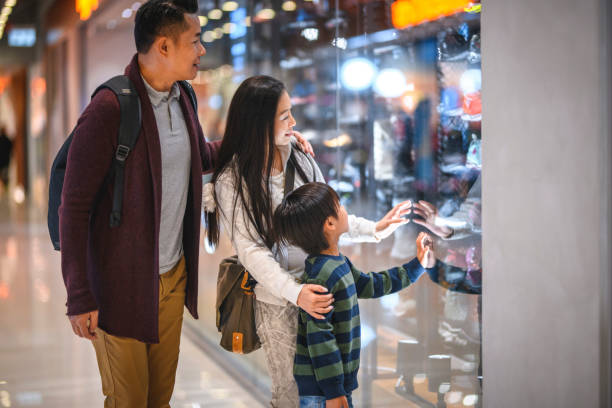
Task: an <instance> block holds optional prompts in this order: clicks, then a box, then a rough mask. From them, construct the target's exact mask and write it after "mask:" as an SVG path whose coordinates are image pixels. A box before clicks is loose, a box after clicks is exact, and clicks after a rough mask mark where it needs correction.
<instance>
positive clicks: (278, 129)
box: [274, 91, 295, 146]
mask: <svg viewBox="0 0 612 408" xmlns="http://www.w3.org/2000/svg"><path fill="white" fill-rule="evenodd" d="M294 126H295V119H293V115H292V114H291V99H290V98H289V94H288V93H287V92H286V91H283V93H282V94H281V97H280V99H279V100H278V106H277V108H276V118H275V120H274V143H275V144H276V146H286V145H288V144H289V143H290V142H291V136H293V127H294Z"/></svg>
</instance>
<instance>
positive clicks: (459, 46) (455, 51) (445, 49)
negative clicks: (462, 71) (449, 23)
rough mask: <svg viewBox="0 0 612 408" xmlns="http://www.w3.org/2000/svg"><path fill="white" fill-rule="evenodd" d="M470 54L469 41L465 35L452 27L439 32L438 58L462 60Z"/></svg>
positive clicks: (442, 59)
mask: <svg viewBox="0 0 612 408" xmlns="http://www.w3.org/2000/svg"><path fill="white" fill-rule="evenodd" d="M468 54H469V43H468V40H467V38H466V37H465V35H462V34H461V33H459V32H458V31H457V30H454V29H452V28H449V29H447V30H445V31H442V32H441V33H440V34H438V60H440V61H460V60H463V59H465V58H467V56H468Z"/></svg>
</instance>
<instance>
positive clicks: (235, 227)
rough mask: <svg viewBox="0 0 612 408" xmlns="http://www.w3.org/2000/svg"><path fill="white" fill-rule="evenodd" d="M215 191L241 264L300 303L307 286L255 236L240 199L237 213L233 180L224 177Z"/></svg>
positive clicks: (273, 289) (276, 291)
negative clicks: (250, 232) (299, 298)
mask: <svg viewBox="0 0 612 408" xmlns="http://www.w3.org/2000/svg"><path fill="white" fill-rule="evenodd" d="M215 192H216V194H217V200H218V202H219V207H220V208H219V210H220V219H221V224H222V225H223V228H224V229H225V230H226V231H227V233H228V234H229V236H230V238H231V240H232V243H233V244H234V248H235V249H236V253H237V255H238V259H239V260H240V263H242V265H243V266H244V267H245V268H246V269H247V270H248V271H249V273H250V274H251V275H252V276H253V277H254V278H255V280H257V283H258V284H260V285H262V286H264V287H265V288H266V289H267V290H269V291H270V292H272V293H274V294H278V295H280V296H282V297H283V298H285V299H287V300H288V301H290V302H291V303H293V304H294V305H296V306H297V298H298V295H299V294H300V291H301V290H302V287H303V285H301V284H299V283H297V282H296V280H295V278H294V277H293V276H291V275H290V274H289V273H288V272H287V271H286V270H285V269H283V268H282V267H281V266H280V264H279V263H278V262H277V261H276V259H274V255H273V254H272V251H270V250H269V249H268V248H267V247H266V246H265V245H264V244H263V242H261V240H259V239H257V240H255V239H254V238H253V237H251V234H249V229H250V230H254V228H253V227H252V224H251V223H250V222H249V224H248V225H247V224H246V218H245V214H244V207H243V206H242V203H241V202H240V200H238V201H237V202H236V211H235V212H234V208H233V206H234V194H235V188H234V186H233V183H232V182H230V181H229V180H227V178H223V177H220V178H219V180H217V182H216V184H215ZM253 235H255V232H253Z"/></svg>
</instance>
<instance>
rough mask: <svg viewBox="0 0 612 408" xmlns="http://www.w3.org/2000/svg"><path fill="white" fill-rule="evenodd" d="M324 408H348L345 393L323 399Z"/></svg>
mask: <svg viewBox="0 0 612 408" xmlns="http://www.w3.org/2000/svg"><path fill="white" fill-rule="evenodd" d="M325 408H349V405H348V399H347V398H346V396H345V395H343V396H341V397H337V398H333V399H328V400H326V401H325Z"/></svg>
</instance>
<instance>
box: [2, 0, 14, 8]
mask: <svg viewBox="0 0 612 408" xmlns="http://www.w3.org/2000/svg"><path fill="white" fill-rule="evenodd" d="M15 4H17V0H6V3H4V5H5V6H7V7H15Z"/></svg>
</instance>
